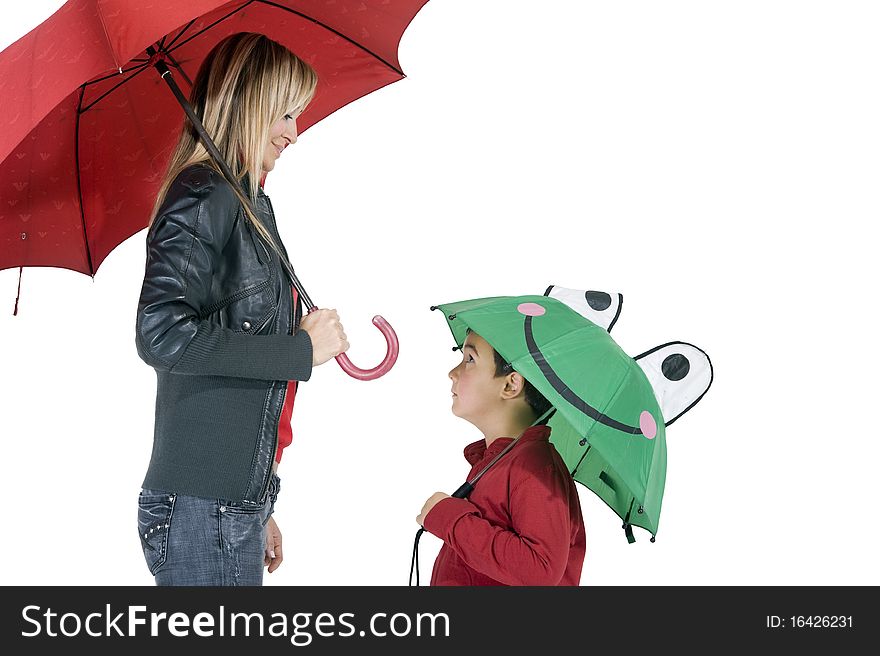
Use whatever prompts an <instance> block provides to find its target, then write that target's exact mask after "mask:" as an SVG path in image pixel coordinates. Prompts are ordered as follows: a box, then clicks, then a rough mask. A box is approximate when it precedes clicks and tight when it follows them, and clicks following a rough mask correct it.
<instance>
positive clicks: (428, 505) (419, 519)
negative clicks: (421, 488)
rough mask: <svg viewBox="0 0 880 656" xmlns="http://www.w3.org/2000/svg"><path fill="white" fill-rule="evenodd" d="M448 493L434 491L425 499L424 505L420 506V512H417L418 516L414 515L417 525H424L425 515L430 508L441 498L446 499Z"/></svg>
mask: <svg viewBox="0 0 880 656" xmlns="http://www.w3.org/2000/svg"><path fill="white" fill-rule="evenodd" d="M448 498H449V495H448V494H446V493H445V492H434V494H432V495H431V496H430V497H428V500H427V501H425V505H424V506H422V512H420V513H419V515H418V517H416V521H417V522H418V523H419V526H424V525H425V516H426V515H427V514H428V513H429V512H431V508H433V507H434V506H436V505H437V504H438V503H439V502H440V501H442V500H443V499H448Z"/></svg>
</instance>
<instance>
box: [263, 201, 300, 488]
mask: <svg viewBox="0 0 880 656" xmlns="http://www.w3.org/2000/svg"><path fill="white" fill-rule="evenodd" d="M263 197H264V198H265V199H266V205H267V207H268V210H269V218H270V219H271V220H272V228H273V229H274V231H275V234H276V235H278V244H279V246H280V247H281V250H282V251H283V252H284V255H285V257H286V256H287V250H286V249H285V248H284V244H282V243H281V235H280V234H278V225H277V224H276V222H275V211H274V210H273V209H272V201H270V200H269V197H268V196H263ZM264 248H265V246H264ZM266 254H267V255H268V254H269V252H268V249H266ZM272 264H273V262H272V257H271V256H270V257H269V266H272ZM281 273H282V272H279V275H281ZM282 278H283V276H282ZM287 320H288V322H289V323H290V333H289V334H293V328H294V323H293V322H294V321H295V308H294V307H293V298H292V297H291V300H290V312H288V315H287ZM287 385H288V382H287V381H284V385H283V387H282V388H281V409H280V410H279V413H278V421H277V422H275V439H274V440H273V442H272V451H271V452H270V454H269V470H268V472H267V476H266V480H265V481H264V482H263V488H262V490H261V491H260V498H261V499H263V500H264V502H265V501H266V500H268V494H269V482H270V481H271V480H272V466H273V465H274V464H275V456H276V455H277V453H278V428H279V425H280V422H281V413H282V412H283V411H284V401H285V400H286V399H287Z"/></svg>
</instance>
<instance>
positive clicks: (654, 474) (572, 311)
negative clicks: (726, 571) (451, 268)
mask: <svg viewBox="0 0 880 656" xmlns="http://www.w3.org/2000/svg"><path fill="white" fill-rule="evenodd" d="M622 303H623V297H622V295H620V294H608V293H606V292H598V291H581V290H574V289H567V288H563V287H558V286H551V287H548V288H547V290H546V291H545V292H544V295H543V296H537V295H535V296H501V297H492V298H480V299H473V300H469V301H460V302H457V303H447V304H443V305H438V306H434V307H432V308H431V309H440V310H442V311H443V314H444V315H445V317H446V320H447V322H448V324H449V328H450V329H451V330H452V335H453V337H454V339H455V342H456V344H457V345H458V346H457V348H460V347H461V346H462V344H463V343H464V340H465V337H466V336H467V330H468V328H470V329H471V330H472V331H474V332H476V333H478V334H479V335H480V336H482V337H483V338H484V339H485V340H486V341H487V342H489V344H491V345H492V347H493V348H494V349H495V350H496V351H498V353H499V354H500V355H501V357H503V358H504V359H505V360H506V361H507V362H508V363H510V365H511V366H512V367H513V369H515V370H516V371H518V372H519V373H520V374H522V375H523V376H524V377H525V378H526V379H527V380H528V381H529V382H530V383H531V384H532V385H533V386H534V387H535V388H537V390H538V391H539V392H541V393H542V394H543V395H544V396H545V397H546V398H547V400H548V401H550V403H552V404H553V406H554V408H555V409H556V412H555V413H553V415H552V416H551V418H550V420H549V426H550V428H551V434H550V441H551V442H552V443H553V444H554V445H555V447H556V450H557V451H558V452H559V454H560V455H561V456H562V458H563V460H564V461H565V463H566V465H567V466H568V468H569V471H570V472H571V474H572V476H573V477H574V479H575V480H576V481H578V482H580V483H582V484H583V485H586V486H587V487H588V488H589V489H591V490H592V491H593V492H595V493H596V494H597V495H599V497H600V498H601V499H602V500H603V501H605V503H607V504H608V505H609V506H610V507H611V508H612V509H613V510H614V512H616V513H617V514H618V516H620V518H621V519H623V528H624V529H625V531H626V536H627V539H628V540H629V542H633V541H634V537H633V534H632V528H631V527H632V526H640V527H642V528H644V529H646V530H647V531H649V532H650V533H651V536H652V537H651V541H652V542H653V541H654V537H655V536H656V534H657V527H658V523H659V520H660V506H661V504H662V501H663V488H664V485H665V482H666V426H668V425H669V424H671V423H672V422H673V421H675V420H676V419H678V418H679V417H680V416H681V415H683V414H684V413H685V412H687V411H688V410H690V408H692V407H693V406H694V405H695V404H696V403H697V401H699V400H700V399H701V398H702V396H703V395H704V394H705V393H706V391H707V390H708V389H709V386H710V385H711V383H712V364H711V362H710V361H709V357H708V356H707V355H706V354H705V353H704V352H703V351H702V350H700V349H699V348H697V347H695V346H693V345H691V344H686V343H684V342H670V343H667V344H663V345H661V346H658V347H655V348H653V349H650V350H649V351H646V352H645V353H642V354H641V355H638V356H636V357H635V358H632V357H630V356H629V355H627V354H626V353H625V352H624V351H623V350H622V349H621V348H620V347H619V346H618V345H617V343H615V341H614V340H613V339H612V338H611V335H610V334H609V332H610V330H611V328H612V327H613V326H614V324H615V322H616V321H617V318H618V317H619V315H620V309H621V306H622Z"/></svg>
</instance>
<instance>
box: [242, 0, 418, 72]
mask: <svg viewBox="0 0 880 656" xmlns="http://www.w3.org/2000/svg"><path fill="white" fill-rule="evenodd" d="M252 1H255V2H262V3H263V4H264V5H272V6H273V7H278V8H279V9H283V10H284V11H289V12H290V13H291V14H296V15H297V16H302V17H303V18H305V19H307V20H310V21H312V22H313V23H315V24H316V25H320V26H321V27H323V28H324V29H325V30H329V31H330V32H333V34H335V35H337V36H339V37H342V38H343V39H345V40H346V41H348V42H349V43H351V44H352V45H354V46H357V47H358V48H360V49H361V50H363V51H364V52H366V53H367V54H369V55H371V56H373V57H375V58H376V59H378V60H379V61H380V62H382V63H383V64H385V65H386V66H387V67H388V68H390V69H391V70H392V71H394V72H395V73H397V74H398V75H403V74H404V73H403V71H401V70H400V69H398V68H396V67H395V66H392V65H391V64H389V63H388V62H387V61H385V60H384V59H382V58H381V57H380V56H379V55H377V54H376V53H375V52H373V51H372V50H370V49H369V48H365V47H364V46H363V45H361V44H360V43H358V42H357V41H355V40H353V39H350V38H349V37H347V36H345V35H344V34H343V33H342V32H339V31H337V30H334V29H333V28H332V27H330V26H329V25H325V24H324V23H322V22H321V21H319V20H316V19H314V18H312V17H311V16H307V15H306V14H301V13H300V12H298V11H296V10H295V9H290V8H288V7H285V6H283V5H279V4H276V3H274V2H270V0H252Z"/></svg>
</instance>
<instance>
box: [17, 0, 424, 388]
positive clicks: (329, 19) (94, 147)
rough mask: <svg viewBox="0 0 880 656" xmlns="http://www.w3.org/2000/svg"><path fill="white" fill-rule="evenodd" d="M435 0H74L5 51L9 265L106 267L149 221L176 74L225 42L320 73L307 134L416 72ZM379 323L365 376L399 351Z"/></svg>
mask: <svg viewBox="0 0 880 656" xmlns="http://www.w3.org/2000/svg"><path fill="white" fill-rule="evenodd" d="M426 2H427V0H271V1H270V0H235V1H233V2H228V1H227V2H223V1H218V0H187V1H186V2H180V1H179V0H149V1H145V0H68V2H67V3H65V4H64V6H62V7H61V8H60V9H59V10H58V11H57V12H55V14H53V15H52V16H51V17H50V18H49V19H47V20H46V21H45V22H43V23H42V24H40V25H39V26H37V27H36V28H35V29H33V30H32V31H31V32H29V33H28V34H27V35H25V36H24V37H22V38H21V39H19V40H18V41H16V42H15V43H14V44H12V45H11V46H9V47H8V48H6V49H5V50H4V51H3V52H2V53H0V97H2V98H3V100H4V112H3V114H2V116H0V162H2V163H0V245H2V248H0V270H2V269H7V268H10V267H24V266H54V267H61V268H65V269H71V270H73V271H79V272H81V273H85V274H87V275H94V273H95V272H96V271H97V269H98V267H99V266H100V265H101V263H102V262H103V261H104V259H105V258H106V257H107V255H108V254H109V253H110V251H111V250H113V249H114V248H115V247H116V246H118V245H119V244H120V243H121V242H123V241H124V240H125V239H127V238H128V237H130V236H131V235H133V234H134V233H136V232H138V231H139V230H142V229H143V228H145V227H146V225H147V221H148V218H149V214H150V212H151V210H152V207H153V201H154V200H155V197H156V193H157V192H158V187H159V182H160V178H161V176H162V174H163V173H164V171H165V169H166V168H167V163H168V159H169V157H170V154H171V150H172V148H173V147H174V145H175V143H176V141H177V138H178V135H179V130H180V127H181V125H182V122H183V116H182V112H183V107H182V104H186V101H185V98H184V97H183V94H181V93H180V92H179V91H177V90H176V84H175V83H174V79H173V78H176V79H177V80H182V81H183V84H182V85H181V86H183V87H184V90H185V91H187V92H188V90H189V88H191V86H192V82H191V81H192V79H193V78H194V77H195V73H196V71H197V70H198V68H199V65H200V64H201V62H202V60H203V59H204V58H205V56H206V55H207V54H208V52H209V51H210V50H211V48H213V46H214V45H215V44H216V43H217V42H219V41H220V40H221V39H223V38H225V37H226V36H228V35H230V34H233V33H236V32H245V31H246V32H260V33H262V34H265V35H266V36H268V37H269V38H271V39H273V40H275V41H277V42H279V43H281V44H283V45H285V46H287V47H288V48H289V49H290V50H292V51H293V52H295V53H296V54H297V55H299V56H300V57H301V58H302V59H303V60H305V61H307V62H308V63H309V64H310V65H311V66H312V67H313V68H314V69H315V70H316V71H317V73H318V77H319V83H318V88H317V92H316V94H315V97H314V100H313V101H312V102H311V104H310V105H309V107H308V109H307V110H306V111H305V113H303V114H302V116H301V117H300V118H299V119H298V121H297V125H298V127H299V132H300V133H302V132H304V131H305V130H307V129H308V128H309V127H310V126H312V125H314V124H315V123H317V122H318V121H320V120H321V119H322V118H324V117H325V116H328V115H329V114H331V113H333V112H334V111H336V110H337V109H339V108H340V107H343V106H344V105H347V104H348V103H350V102H352V101H353V100H356V99H358V98H360V97H362V96H364V95H366V94H368V93H370V92H372V91H375V90H376V89H379V88H381V87H383V86H385V85H387V84H390V83H392V82H396V81H397V80H400V79H402V78H403V77H404V74H403V72H402V71H401V69H400V63H399V61H398V57H397V47H398V44H399V43H400V39H401V36H402V35H403V32H404V30H405V29H406V27H407V26H408V25H409V23H410V22H411V21H412V19H413V17H414V16H415V15H416V13H418V11H419V9H421V7H422V6H423V5H424V4H425V3H426ZM166 65H167V69H166V68H165V66H166ZM165 70H170V71H171V75H164V77H163V75H162V73H163V72H164V71H165ZM163 80H164V81H163ZM165 83H168V85H169V86H171V87H172V91H174V93H172V92H171V91H169V89H168V88H167V86H166V84H165ZM181 101H182V102H181ZM191 118H192V117H191ZM206 145H207V144H206ZM209 148H210V146H209ZM290 273H292V271H290ZM294 283H295V284H297V285H298V287H299V289H300V292H301V293H302V295H303V299H304V301H305V302H307V305H309V306H311V308H313V306H312V304H311V303H310V302H309V301H308V295H307V294H304V290H302V288H301V285H299V284H298V281H297V280H296V279H295V276H294ZM311 308H310V309H311ZM373 323H374V324H376V325H377V326H378V327H379V328H380V330H381V331H382V332H383V334H384V335H385V339H386V342H387V345H388V353H387V355H386V357H385V359H384V360H383V362H382V364H380V365H379V366H378V367H375V368H373V369H372V370H369V371H364V370H360V369H357V368H356V367H354V366H352V365H351V364H350V362H349V363H347V365H346V362H347V358H346V357H345V355H344V354H343V355H341V356H339V358H338V360H340V364H341V365H343V368H344V369H346V371H347V372H348V373H349V374H350V375H353V376H355V377H356V378H361V379H369V378H375V377H377V376H379V375H382V374H383V373H385V372H386V371H388V369H390V368H391V366H392V365H393V363H394V360H396V357H397V340H396V336H395V335H394V331H393V330H392V329H391V327H390V326H389V325H388V324H387V322H385V321H384V319H381V317H375V318H374V319H373Z"/></svg>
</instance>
